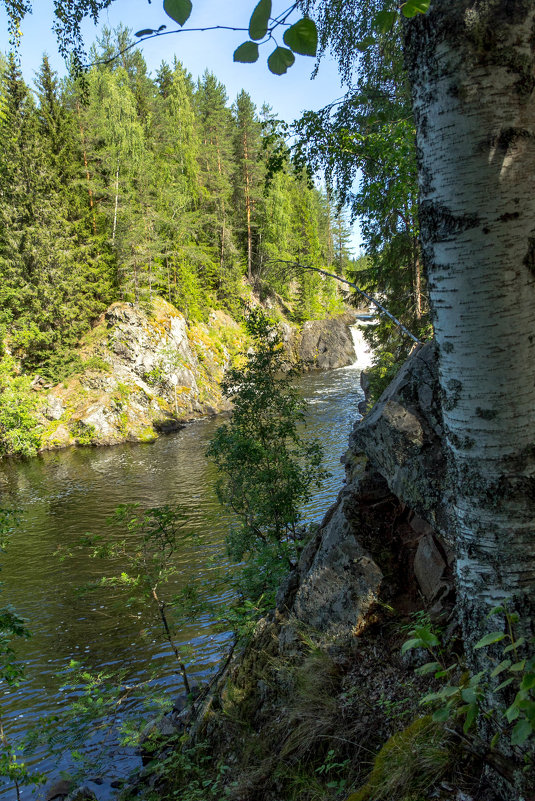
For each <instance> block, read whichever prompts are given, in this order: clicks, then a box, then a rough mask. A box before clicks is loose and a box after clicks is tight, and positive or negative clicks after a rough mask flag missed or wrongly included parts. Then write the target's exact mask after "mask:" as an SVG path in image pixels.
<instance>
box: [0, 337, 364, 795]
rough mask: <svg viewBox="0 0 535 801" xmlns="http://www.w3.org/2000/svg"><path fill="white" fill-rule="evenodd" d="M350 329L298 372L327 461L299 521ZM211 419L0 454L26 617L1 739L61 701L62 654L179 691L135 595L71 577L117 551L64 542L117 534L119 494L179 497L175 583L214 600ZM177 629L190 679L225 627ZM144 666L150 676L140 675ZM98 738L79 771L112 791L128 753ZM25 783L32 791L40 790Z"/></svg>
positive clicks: (200, 673) (350, 396) (340, 412)
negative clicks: (331, 362) (128, 599)
mask: <svg viewBox="0 0 535 801" xmlns="http://www.w3.org/2000/svg"><path fill="white" fill-rule="evenodd" d="M354 336H355V339H356V346H357V355H358V359H357V362H356V363H355V364H354V365H352V366H351V367H346V368H341V369H338V370H333V371H330V372H326V373H309V374H307V375H305V376H303V377H301V379H300V380H299V386H300V388H301V391H302V393H303V396H304V398H305V399H306V401H307V404H308V417H307V420H308V422H307V427H306V431H307V435H310V436H315V437H318V438H319V439H320V440H321V442H322V443H323V446H324V450H325V464H326V467H327V469H328V470H329V471H330V473H331V476H330V478H329V479H328V480H327V481H326V482H325V484H324V486H323V488H322V489H321V491H319V492H318V493H317V494H316V495H315V497H314V498H313V499H312V500H311V502H310V503H309V504H308V505H307V507H306V509H305V510H304V513H305V516H306V518H307V519H308V520H310V521H319V520H320V519H321V518H322V516H323V514H324V512H325V511H326V509H327V508H328V507H329V505H330V504H331V503H332V501H333V500H334V499H335V497H336V495H337V493H338V490H339V488H340V485H341V483H342V480H343V468H342V465H341V463H340V457H341V455H342V454H343V452H344V450H345V449H346V446H347V440H348V435H349V432H350V430H351V427H352V425H353V423H354V421H355V419H356V418H357V417H358V413H357V404H358V402H359V400H361V399H362V392H361V389H360V382H359V378H360V369H361V368H362V367H365V366H366V364H367V362H368V358H369V355H368V353H367V351H366V348H365V347H364V346H363V342H362V338H361V334H360V332H359V331H358V330H357V329H354ZM220 423H221V420H220V419H218V418H215V419H209V420H200V421H198V422H195V423H191V424H189V425H187V426H186V427H185V428H184V429H182V430H181V431H179V432H178V433H176V434H172V435H169V436H166V437H160V438H159V439H158V440H156V442H154V443H152V444H135V445H119V446H115V447H113V448H78V449H71V450H66V451H59V452H54V453H45V454H42V455H41V456H39V457H36V458H34V459H30V460H27V461H24V462H14V461H12V462H8V463H3V464H0V492H1V498H2V504H4V505H9V506H13V507H16V508H17V509H19V510H20V511H21V513H22V518H21V524H20V526H19V527H18V529H16V530H15V532H14V534H13V537H12V540H11V543H10V546H9V549H8V551H7V553H6V554H5V555H4V558H3V563H2V576H1V578H2V583H3V587H2V590H3V592H2V596H1V597H0V603H1V604H2V605H4V604H6V603H8V602H9V603H10V604H12V605H13V606H14V607H15V608H16V610H17V611H18V613H19V614H21V615H22V616H23V617H25V618H27V619H28V625H29V627H30V629H31V630H32V633H33V636H32V637H31V639H29V640H28V641H22V642H17V646H16V647H17V656H18V657H19V658H20V659H21V660H23V661H24V663H25V664H26V678H25V680H24V681H23V682H22V684H21V685H20V687H19V688H18V689H16V690H11V691H7V692H5V693H4V696H3V697H2V698H1V699H0V704H1V708H2V717H3V720H4V725H5V728H6V733H7V734H8V735H9V738H10V739H11V740H12V741H18V740H19V739H20V738H21V737H22V735H23V733H24V732H25V731H26V730H27V729H28V728H30V727H31V726H32V725H35V724H37V723H38V721H39V719H40V718H45V717H47V716H50V715H55V714H58V712H61V710H62V709H64V708H65V707H66V706H67V705H68V704H70V703H71V702H72V700H73V693H72V691H69V690H68V689H66V690H61V689H60V688H61V685H62V684H63V683H64V681H65V675H64V671H65V668H66V666H68V664H69V662H70V660H71V659H75V660H77V661H79V662H80V663H82V664H83V666H84V667H85V668H86V669H87V670H89V671H91V672H93V673H95V672H98V671H109V670H114V669H117V668H119V667H120V668H121V669H123V670H124V671H125V672H126V675H127V679H128V681H129V683H135V682H147V681H148V682H149V683H150V684H151V686H153V687H157V688H158V689H161V690H163V691H165V692H166V693H167V694H169V695H171V696H173V694H174V695H176V694H177V693H178V692H180V689H181V684H180V678H179V677H178V676H177V674H176V672H175V666H174V664H173V659H172V657H171V654H170V649H169V648H168V647H167V645H166V643H164V642H163V638H162V636H161V632H160V630H159V627H158V624H157V623H156V621H154V619H153V618H152V616H150V615H147V613H146V611H144V610H142V609H140V608H139V607H137V606H135V605H133V606H132V607H131V608H128V609H126V610H125V608H124V605H123V607H122V611H121V613H120V614H119V613H118V608H117V599H116V598H115V597H114V594H113V593H111V592H110V590H109V589H99V590H98V591H96V592H95V591H93V592H91V593H80V592H79V588H80V587H81V586H82V585H84V584H86V583H87V582H90V581H91V580H94V579H95V578H98V576H99V575H102V574H103V572H106V571H105V568H106V567H108V568H111V569H112V570H113V569H114V570H115V572H117V570H119V571H120V569H121V567H122V566H121V565H120V563H119V564H115V565H105V566H103V565H102V564H101V563H99V561H98V560H90V559H88V558H87V555H86V553H85V552H82V551H78V550H76V548H75V546H76V544H77V543H78V541H79V540H80V537H81V536H83V535H84V534H85V533H86V532H92V533H93V534H100V533H104V534H105V535H106V536H107V537H112V538H113V537H119V536H120V531H119V530H118V529H117V528H113V527H111V528H110V526H109V524H108V523H107V520H108V519H109V517H110V515H111V513H112V512H113V510H114V509H115V508H116V507H117V506H118V505H119V504H124V503H139V504H140V505H141V507H142V508H148V507H153V506H158V505H162V504H170V505H173V506H179V507H181V508H183V509H184V510H185V513H186V515H187V530H188V531H192V532H195V533H196V534H197V535H198V541H196V542H194V543H193V542H191V541H190V540H188V541H187V544H185V546H184V549H183V551H181V553H180V556H179V563H180V574H179V577H178V579H177V580H176V586H177V589H180V588H181V587H183V586H186V585H188V584H190V583H192V582H195V583H196V584H199V583H200V585H202V587H203V593H204V595H205V597H206V598H207V599H210V600H211V601H215V602H216V604H217V602H218V601H219V602H223V600H224V591H223V594H222V591H221V588H220V584H219V583H215V582H214V581H212V576H214V577H215V576H216V575H219V567H220V566H221V564H223V563H224V562H225V561H226V556H225V553H224V549H223V546H222V542H223V538H224V536H225V533H226V530H227V529H228V525H229V522H230V521H229V517H228V516H227V515H226V514H225V513H224V512H223V511H222V510H221V507H220V506H219V503H218V501H217V498H216V496H215V490H214V483H215V469H214V467H213V465H211V464H210V463H209V462H208V461H207V460H206V458H205V455H204V454H205V451H206V448H207V446H208V442H209V440H210V438H211V436H212V434H213V432H214V430H215V428H216V427H217V426H218V425H220ZM58 548H59V549H60V550H62V549H66V550H69V549H71V550H74V556H73V557H71V558H68V559H65V560H62V559H61V558H59V557H58V555H57V553H56V552H57V551H58ZM178 640H179V642H180V643H183V644H190V645H191V646H192V647H193V648H194V650H195V658H194V663H193V664H194V667H192V670H191V674H192V677H193V678H194V679H195V680H198V681H202V680H203V679H205V678H206V677H208V676H209V675H210V673H211V672H212V671H213V670H214V666H215V664H216V663H217V661H218V660H219V659H220V657H221V655H222V654H223V653H224V650H225V646H226V643H227V640H228V637H227V635H225V634H221V633H218V632H217V631H216V630H215V628H214V620H213V617H212V616H211V615H208V614H206V615H205V616H204V617H203V618H202V619H201V621H200V622H199V623H196V624H195V626H190V627H182V629H181V631H180V633H179V636H178ZM155 667H156V668H157V669H158V674H159V678H158V679H154V680H150V675H151V671H152V670H153V669H154V668H155ZM62 672H63V677H61V674H62ZM140 703H141V702H139V701H138V702H136V701H132V703H131V704H130V706H131V707H134V710H135V708H136V704H137V708H138V711H139V707H140ZM98 739H99V738H98V737H97V738H96V739H95V742H93V743H89V749H90V750H91V749H93V750H96V749H97V747H98V742H97V741H98ZM84 747H85V748H87V747H88V743H87V742H86V743H85V745H84ZM106 749H107V762H108V763H109V764H111V765H112V771H111V773H110V776H108V777H105V780H104V782H103V783H102V784H100V779H99V778H98V777H97V775H95V776H94V777H93V778H97V781H98V782H99V784H98V785H94V784H92V783H89V786H90V787H92V788H93V789H94V790H95V791H96V792H97V795H98V797H99V799H102V800H103V801H105V799H108V798H110V797H111V795H112V791H111V790H110V787H109V780H110V778H111V779H116V778H118V777H121V776H123V775H125V774H126V773H128V771H129V770H130V769H131V768H132V766H133V764H135V763H134V757H133V756H132V753H131V751H129V750H128V749H126V750H125V749H121V748H119V747H118V746H116V745H113V743H112V744H111V745H110V744H108V745H106ZM28 762H29V763H30V764H31V763H34V764H35V765H36V766H37V767H38V768H39V769H41V770H43V771H45V772H47V773H51V774H53V775H56V774H57V773H58V771H59V769H69V767H70V757H68V756H64V757H63V758H62V760H61V762H60V763H59V767H58V766H57V765H55V764H54V763H53V762H52V760H51V759H50V758H49V757H47V756H46V754H45V750H44V749H42V748H41V749H40V750H38V751H37V753H36V754H35V755H33V756H32V757H30V758H29V759H28ZM95 771H96V774H98V773H99V770H98V769H96V768H95ZM1 782H2V779H0V797H1V798H6V799H7V798H12V797H13V789H10V788H9V787H8V786H7V785H5V786H3V785H2V784H1ZM32 792H33V791H32V790H31V789H30V788H25V789H24V790H23V798H24V799H29V798H35V795H32ZM37 793H38V797H40V796H39V794H40V793H41V794H42V793H44V791H43V790H38V791H37Z"/></svg>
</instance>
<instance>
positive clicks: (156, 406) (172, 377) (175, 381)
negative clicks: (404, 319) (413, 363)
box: [41, 298, 355, 450]
mask: <svg viewBox="0 0 535 801" xmlns="http://www.w3.org/2000/svg"><path fill="white" fill-rule="evenodd" d="M353 320H354V315H352V314H349V315H342V316H341V317H339V318H337V319H334V320H320V321H312V322H308V323H305V325H304V327H303V329H302V331H299V330H296V329H295V328H292V327H291V326H289V325H288V324H285V326H284V328H285V333H286V339H287V343H288V348H289V352H290V354H291V356H292V358H294V359H296V360H299V361H300V362H301V363H302V364H303V366H304V367H305V369H331V368H333V367H341V366H345V365H348V364H351V363H352V362H353V361H354V360H355V350H354V347H353V343H352V339H351V333H350V330H349V325H350V323H352V322H353ZM246 346H247V343H246V335H245V333H244V330H243V327H242V326H241V325H239V324H238V323H236V322H235V321H234V320H233V319H232V318H231V317H229V316H228V315H227V314H225V313H224V312H221V311H212V312H210V316H209V320H208V323H207V324H202V323H196V324H187V323H186V320H185V318H184V317H183V315H182V314H181V313H180V312H179V311H178V310H177V309H176V308H175V307H174V306H172V305H171V304H169V303H167V301H165V300H163V299H162V298H155V299H154V300H153V302H152V307H151V310H150V312H147V311H144V310H142V309H141V308H139V307H135V306H134V305H133V304H131V303H121V302H118V303H114V304H113V305H112V306H110V308H109V309H108V310H107V311H106V312H105V314H103V315H102V317H101V318H100V319H99V321H98V322H97V324H96V325H95V326H94V328H93V329H92V331H91V332H89V334H87V335H86V336H85V337H84V338H83V340H82V342H81V345H80V356H81V359H82V361H83V364H84V368H85V369H84V370H83V371H82V372H80V373H78V374H76V375H74V376H72V377H71V378H69V379H68V380H67V381H65V382H63V383H61V384H58V385H57V386H55V387H53V388H52V389H51V390H50V391H49V392H48V393H47V395H46V398H45V400H44V402H43V404H42V410H41V418H42V419H41V422H42V425H43V428H44V433H43V435H42V446H41V449H42V450H50V449H55V448H63V447H66V446H68V445H75V444H78V445H112V444H115V443H118V442H124V441H130V442H149V441H151V440H153V439H154V438H155V437H157V436H158V435H159V434H161V433H167V432H169V431H173V430H176V429H177V428H179V427H180V426H181V425H183V424H184V423H185V422H187V421H188V420H192V419H194V418H198V417H201V416H205V415H210V414H215V413H217V412H221V411H225V410H228V408H229V403H228V401H227V400H226V399H225V398H224V397H223V395H222V393H221V389H220V384H221V380H222V377H223V374H224V371H225V368H226V367H227V366H228V364H229V362H230V360H231V359H232V357H233V356H235V355H236V354H237V353H238V352H239V351H240V350H243V349H244V348H246Z"/></svg>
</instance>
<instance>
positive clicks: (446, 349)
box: [441, 342, 454, 353]
mask: <svg viewBox="0 0 535 801" xmlns="http://www.w3.org/2000/svg"><path fill="white" fill-rule="evenodd" d="M441 350H443V351H444V353H453V351H454V347H453V343H452V342H444V344H443V345H442V348H441Z"/></svg>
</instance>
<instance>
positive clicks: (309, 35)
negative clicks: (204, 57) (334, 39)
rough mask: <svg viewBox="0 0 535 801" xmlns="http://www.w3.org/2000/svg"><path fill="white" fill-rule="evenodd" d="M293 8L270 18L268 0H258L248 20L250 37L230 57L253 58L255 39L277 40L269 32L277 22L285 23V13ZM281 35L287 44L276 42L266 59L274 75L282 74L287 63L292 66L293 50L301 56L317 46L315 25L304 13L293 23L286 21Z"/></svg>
mask: <svg viewBox="0 0 535 801" xmlns="http://www.w3.org/2000/svg"><path fill="white" fill-rule="evenodd" d="M294 8H295V6H293V7H292V8H291V9H290V11H289V12H288V11H286V12H284V13H283V14H282V15H279V16H278V17H275V18H272V17H271V0H260V2H259V3H258V4H257V5H256V7H255V9H254V11H253V13H252V14H251V19H250V20H249V36H250V37H251V40H249V41H247V42H243V44H241V45H240V46H239V47H237V48H236V50H235V51H234V61H240V62H243V63H252V62H255V61H257V60H258V56H259V49H258V44H257V42H258V41H260V40H265V41H266V42H268V41H269V40H270V39H273V41H275V43H276V44H277V42H276V40H275V37H274V35H273V33H274V31H275V29H276V28H278V27H279V26H281V25H288V23H287V22H286V20H287V19H288V16H289V13H291V11H293V9H294ZM270 22H271V25H270ZM282 38H283V41H284V44H286V45H288V47H281V46H279V45H278V44H277V46H276V48H275V50H273V52H272V53H271V54H270V56H269V57H268V60H267V64H268V67H269V69H270V71H271V72H272V73H274V74H275V75H284V73H285V72H286V71H287V69H288V67H291V66H292V64H293V63H294V62H295V55H294V53H298V54H299V55H302V56H315V55H316V52H317V49H318V31H317V29H316V24H315V23H314V22H313V20H311V19H309V18H308V17H303V18H302V19H300V20H298V21H297V22H295V23H294V24H293V25H289V26H288V27H287V28H286V30H285V32H284V34H283V37H282ZM252 40H254V41H252ZM261 43H262V42H261Z"/></svg>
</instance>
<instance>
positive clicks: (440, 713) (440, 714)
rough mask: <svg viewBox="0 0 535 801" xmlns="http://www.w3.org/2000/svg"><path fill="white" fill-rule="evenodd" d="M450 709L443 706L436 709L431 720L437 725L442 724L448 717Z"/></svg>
mask: <svg viewBox="0 0 535 801" xmlns="http://www.w3.org/2000/svg"><path fill="white" fill-rule="evenodd" d="M450 712H451V710H450V708H449V707H447V706H443V707H441V708H440V709H437V711H436V712H433V720H436V721H437V722H438V723H444V722H445V721H446V720H447V719H448V718H449V716H450Z"/></svg>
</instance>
